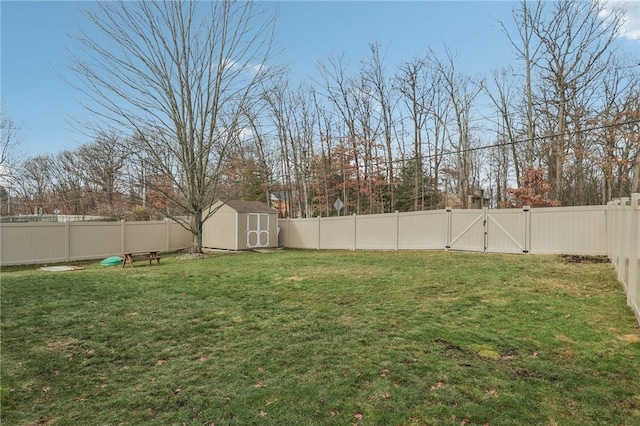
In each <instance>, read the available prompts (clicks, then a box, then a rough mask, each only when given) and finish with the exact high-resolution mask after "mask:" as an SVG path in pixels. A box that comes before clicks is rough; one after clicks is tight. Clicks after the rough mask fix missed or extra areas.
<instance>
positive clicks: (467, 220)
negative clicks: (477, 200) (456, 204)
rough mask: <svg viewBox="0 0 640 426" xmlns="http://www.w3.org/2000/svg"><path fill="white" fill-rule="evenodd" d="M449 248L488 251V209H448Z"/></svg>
mask: <svg viewBox="0 0 640 426" xmlns="http://www.w3.org/2000/svg"><path fill="white" fill-rule="evenodd" d="M447 215H448V217H449V220H448V227H447V228H448V233H447V234H448V235H447V246H446V248H447V249H448V250H464V251H481V252H485V251H487V234H486V226H487V209H486V208H484V209H482V210H451V209H447Z"/></svg>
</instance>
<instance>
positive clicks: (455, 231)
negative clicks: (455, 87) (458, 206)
mask: <svg viewBox="0 0 640 426" xmlns="http://www.w3.org/2000/svg"><path fill="white" fill-rule="evenodd" d="M447 213H448V215H449V220H448V235H447V249H449V250H464V251H481V252H487V251H490V252H492V253H528V252H529V247H530V245H531V241H530V232H528V230H529V227H530V223H531V221H530V216H529V208H528V207H527V208H525V209H524V210H516V209H505V210H489V209H488V208H486V207H485V208H483V209H482V210H447Z"/></svg>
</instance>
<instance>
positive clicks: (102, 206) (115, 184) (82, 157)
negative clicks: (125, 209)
mask: <svg viewBox="0 0 640 426" xmlns="http://www.w3.org/2000/svg"><path fill="white" fill-rule="evenodd" d="M124 139H125V138H123V137H122V136H121V135H119V134H118V133H117V132H115V131H113V130H110V131H106V130H101V131H99V132H98V134H97V135H96V137H95V139H94V141H93V142H89V143H87V144H84V145H82V146H80V147H79V148H78V150H77V156H78V172H79V173H80V174H81V176H82V178H83V181H84V182H85V184H86V185H88V186H90V188H91V192H92V195H93V198H94V202H95V204H96V207H97V209H98V211H97V212H96V213H99V214H101V215H107V216H110V217H114V216H116V215H117V214H118V213H122V212H121V211H117V209H116V199H115V198H116V196H117V195H118V193H121V192H122V183H123V175H122V170H123V168H124V165H125V163H126V161H127V158H128V156H127V152H126V151H125V148H124V147H125V146H126V140H124Z"/></svg>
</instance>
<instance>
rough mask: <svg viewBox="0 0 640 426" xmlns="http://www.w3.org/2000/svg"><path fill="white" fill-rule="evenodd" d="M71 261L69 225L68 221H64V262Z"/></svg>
mask: <svg viewBox="0 0 640 426" xmlns="http://www.w3.org/2000/svg"><path fill="white" fill-rule="evenodd" d="M70 260H71V225H70V222H69V221H68V220H65V221H64V261H65V262H68V261H70Z"/></svg>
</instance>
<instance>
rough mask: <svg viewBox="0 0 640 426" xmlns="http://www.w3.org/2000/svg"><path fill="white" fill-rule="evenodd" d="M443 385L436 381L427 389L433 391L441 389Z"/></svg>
mask: <svg viewBox="0 0 640 426" xmlns="http://www.w3.org/2000/svg"><path fill="white" fill-rule="evenodd" d="M443 387H445V384H444V383H442V382H438V383H436V384H435V385H433V386H431V387H430V388H429V390H432V391H434V390H438V389H442V388H443Z"/></svg>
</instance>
